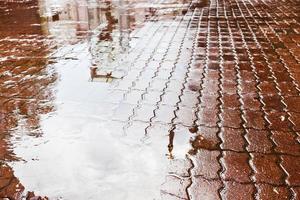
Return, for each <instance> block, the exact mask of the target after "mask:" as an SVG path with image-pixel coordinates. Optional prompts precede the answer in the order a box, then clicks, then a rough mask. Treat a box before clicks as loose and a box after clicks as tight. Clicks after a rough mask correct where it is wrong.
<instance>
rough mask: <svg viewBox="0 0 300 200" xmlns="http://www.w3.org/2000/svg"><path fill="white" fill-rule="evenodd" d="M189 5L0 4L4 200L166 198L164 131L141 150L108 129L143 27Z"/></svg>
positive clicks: (0, 190) (0, 186)
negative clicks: (40, 199) (114, 87)
mask: <svg viewBox="0 0 300 200" xmlns="http://www.w3.org/2000/svg"><path fill="white" fill-rule="evenodd" d="M185 3H186V1H183V2H180V3H178V2H170V3H169V4H164V5H163V4H159V3H158V2H156V3H149V2H148V1H84V0H78V1H54V0H53V1H50V0H43V1H42V0H40V1H36V0H27V1H16V2H14V1H0V120H1V121H0V132H1V135H0V165H1V168H0V171H1V172H0V197H1V198H10V199H22V198H27V199H31V198H32V199H34V198H35V195H34V193H36V194H38V195H46V196H49V197H50V199H61V198H62V199H97V197H99V196H101V197H103V199H135V198H136V197H138V198H140V199H147V198H150V199H153V198H156V199H160V195H161V194H160V186H161V184H162V183H163V182H164V181H165V177H164V175H165V174H166V173H167V166H168V162H170V160H168V159H167V158H166V157H165V153H166V152H165V151H166V147H167V146H168V144H167V143H168V139H167V135H166V133H162V134H161V135H153V136H151V141H152V142H151V143H149V144H144V143H143V142H141V141H140V139H141V138H143V137H142V136H141V135H140V134H139V135H131V136H128V137H127V138H124V137H123V134H122V133H121V131H122V130H119V129H118V127H123V124H122V122H116V124H117V125H116V126H109V124H110V123H111V116H112V113H113V110H114V109H115V108H116V107H117V106H118V105H117V104H116V103H112V102H108V101H107V97H108V96H109V95H110V93H109V92H110V90H109V84H107V83H111V82H113V81H114V80H116V79H122V78H123V77H124V75H125V72H126V69H127V68H126V66H125V65H124V66H123V64H124V63H123V61H124V60H123V59H124V57H125V58H126V56H127V55H128V54H129V53H130V52H131V51H132V50H133V49H134V47H135V46H136V45H137V46H138V45H139V42H143V40H142V38H139V37H138V36H137V33H138V31H140V30H141V29H142V28H143V27H144V26H151V25H153V24H155V23H156V22H157V21H159V20H169V19H172V18H174V16H176V15H177V14H178V13H179V12H181V11H182V7H183V5H184V4H185ZM148 22H149V23H150V25H149V24H147V23H148ZM89 80H92V81H93V82H95V83H92V82H91V81H89ZM100 82H105V83H100ZM138 130H141V131H140V132H142V133H144V130H143V129H142V128H141V127H138ZM173 143H174V144H175V145H176V142H173V141H172V149H170V152H171V151H172V150H173ZM181 145H182V144H180V145H178V146H181ZM182 146H185V147H184V148H182V149H185V148H186V145H182ZM170 148H171V147H170ZM178 149H179V150H178ZM178 149H177V148H175V150H177V151H178V152H181V153H182V152H184V153H183V154H185V153H186V152H187V150H184V151H183V150H182V149H180V148H178ZM173 154H174V153H173ZM173 154H172V158H174V157H173V156H174V155H173ZM175 154H176V153H175ZM183 157H184V156H183ZM141 183H143V184H141ZM74 188H76V191H74ZM78 188H81V190H79V189H78ZM116 190H117V191H118V192H117V193H116V192H115V191H116ZM30 191H34V193H33V192H30ZM45 199H46V197H45Z"/></svg>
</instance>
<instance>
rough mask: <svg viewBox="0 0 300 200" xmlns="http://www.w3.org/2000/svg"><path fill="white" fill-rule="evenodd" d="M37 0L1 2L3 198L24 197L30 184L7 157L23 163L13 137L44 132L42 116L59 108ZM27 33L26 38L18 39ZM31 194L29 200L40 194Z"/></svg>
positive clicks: (0, 156) (0, 187)
mask: <svg viewBox="0 0 300 200" xmlns="http://www.w3.org/2000/svg"><path fill="white" fill-rule="evenodd" d="M37 12H38V4H37V2H36V1H26V2H23V3H20V2H6V1H4V2H3V1H2V2H0V40H1V41H2V42H1V43H0V53H1V57H2V58H3V59H2V60H0V74H1V75H0V76H1V77H0V94H1V97H0V107H1V110H0V114H1V120H0V132H1V138H0V165H1V168H0V171H1V172H0V197H1V198H4V197H7V198H9V199H21V197H22V196H23V195H26V193H24V191H25V188H24V186H23V185H22V183H21V182H20V181H19V179H18V178H17V177H15V174H14V170H13V169H12V168H11V166H10V165H9V164H8V163H7V161H21V160H22V158H19V157H18V156H16V155H15V153H14V152H13V145H14V144H13V143H12V142H11V141H10V140H11V138H12V137H14V138H20V139H21V137H22V136H23V135H30V136H31V137H40V136H42V132H41V128H40V120H41V116H42V115H44V114H47V113H49V112H51V111H53V105H52V103H51V101H52V99H53V95H52V91H51V85H52V84H53V83H54V82H55V81H56V74H55V72H54V71H53V70H51V66H50V65H48V64H49V60H48V59H47V58H46V57H47V55H48V54H49V53H50V51H49V50H48V45H47V43H45V42H44V41H43V36H42V29H41V27H40V26H39V24H40V18H39V16H38V15H37ZM19 37H21V39H17V38H19ZM34 196H35V195H34V193H27V197H28V198H27V199H30V197H34Z"/></svg>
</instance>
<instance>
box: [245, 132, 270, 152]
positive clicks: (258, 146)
mask: <svg viewBox="0 0 300 200" xmlns="http://www.w3.org/2000/svg"><path fill="white" fill-rule="evenodd" d="M246 138H247V141H248V142H249V144H248V150H249V151H253V152H260V153H270V152H271V150H272V146H273V145H272V142H271V140H270V138H269V133H268V131H265V130H255V129H249V130H247V135H246Z"/></svg>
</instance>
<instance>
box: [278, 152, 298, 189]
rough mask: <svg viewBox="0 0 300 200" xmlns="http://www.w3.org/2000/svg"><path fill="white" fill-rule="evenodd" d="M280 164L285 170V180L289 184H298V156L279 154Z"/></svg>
mask: <svg viewBox="0 0 300 200" xmlns="http://www.w3.org/2000/svg"><path fill="white" fill-rule="evenodd" d="M281 157H282V166H283V168H284V170H285V171H286V172H287V174H288V177H287V181H288V183H289V184H290V185H298V186H299V185H300V158H299V157H292V156H284V155H283V156H281Z"/></svg>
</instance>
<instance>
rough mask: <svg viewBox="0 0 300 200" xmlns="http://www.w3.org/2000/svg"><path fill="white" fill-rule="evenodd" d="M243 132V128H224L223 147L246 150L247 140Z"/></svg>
mask: <svg viewBox="0 0 300 200" xmlns="http://www.w3.org/2000/svg"><path fill="white" fill-rule="evenodd" d="M243 132H244V130H243V129H233V128H225V127H224V128H222V131H221V137H222V141H223V142H222V148H223V149H230V150H233V151H244V146H245V140H244V137H243Z"/></svg>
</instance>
